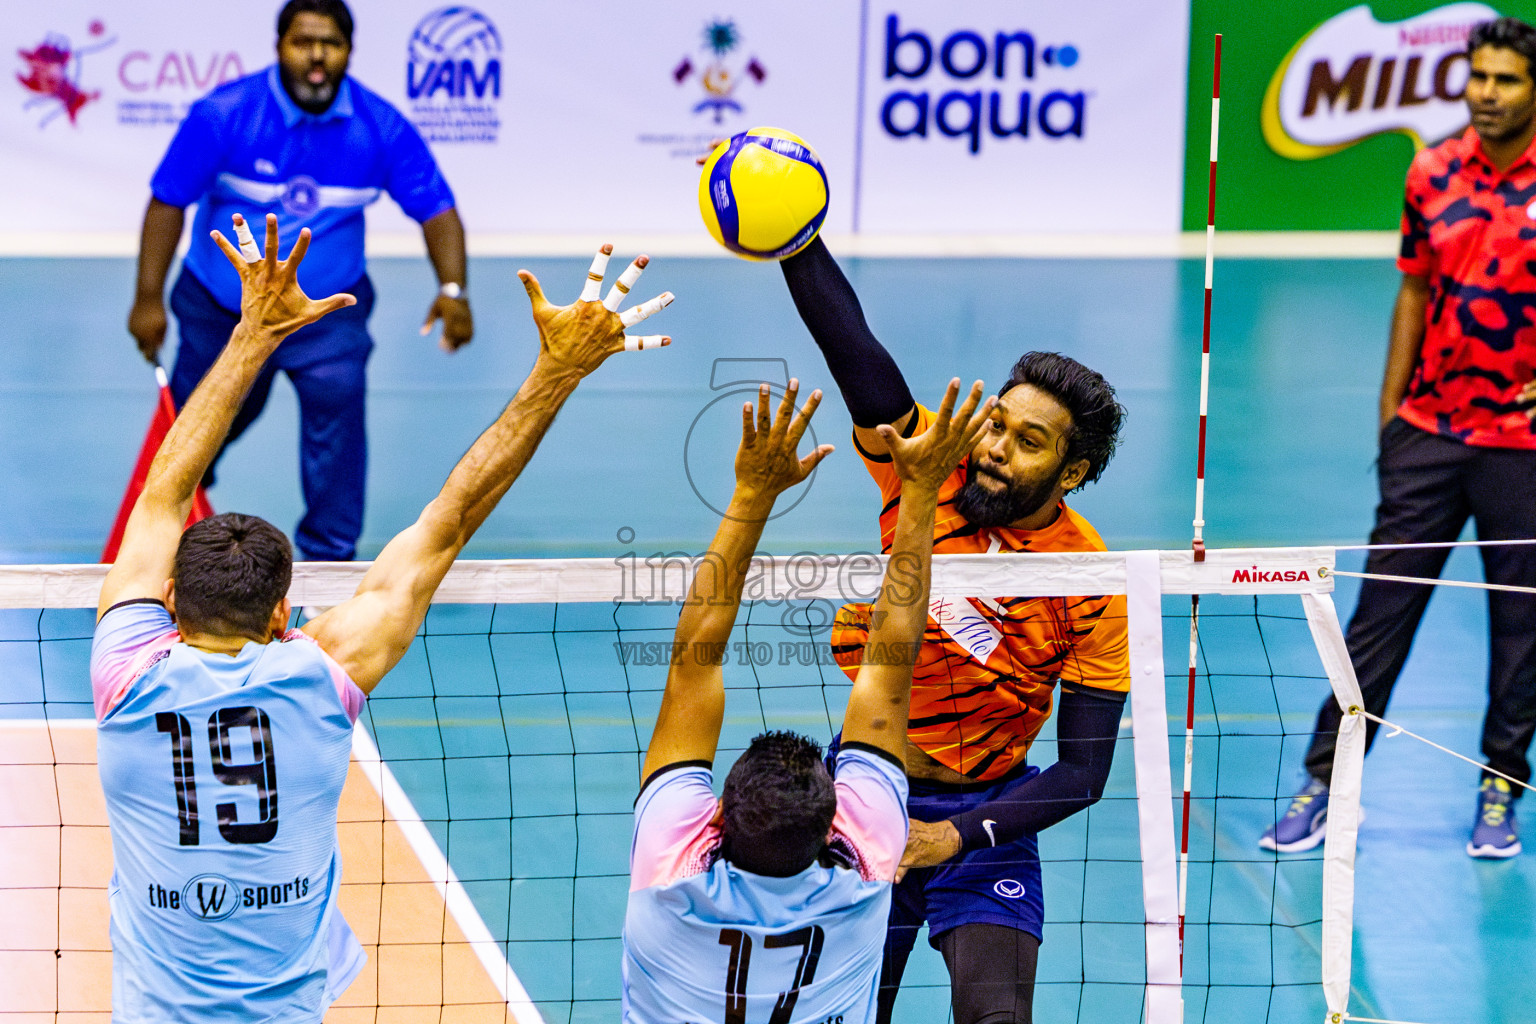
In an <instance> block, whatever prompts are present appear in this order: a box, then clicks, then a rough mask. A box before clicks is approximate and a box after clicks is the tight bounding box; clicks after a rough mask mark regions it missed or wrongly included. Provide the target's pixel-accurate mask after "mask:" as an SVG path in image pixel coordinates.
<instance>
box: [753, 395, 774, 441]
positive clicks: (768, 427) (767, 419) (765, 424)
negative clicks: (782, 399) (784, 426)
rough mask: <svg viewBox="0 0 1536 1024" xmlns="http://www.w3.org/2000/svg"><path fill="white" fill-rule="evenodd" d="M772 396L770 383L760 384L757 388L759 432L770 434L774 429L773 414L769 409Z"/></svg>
mask: <svg viewBox="0 0 1536 1024" xmlns="http://www.w3.org/2000/svg"><path fill="white" fill-rule="evenodd" d="M770 397H771V395H770V393H769V391H768V385H767V384H763V385H760V386H759V387H758V389H757V432H758V433H759V434H768V433H770V432H771V431H772V430H773V415H772V414H771V413H770V412H769V411H768V399H769V398H770Z"/></svg>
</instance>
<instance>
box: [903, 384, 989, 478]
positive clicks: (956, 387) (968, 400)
mask: <svg viewBox="0 0 1536 1024" xmlns="http://www.w3.org/2000/svg"><path fill="white" fill-rule="evenodd" d="M982 387H983V385H982V383H981V381H979V380H978V381H977V382H976V383H974V384H972V385H971V391H970V394H968V395H966V397H965V401H964V402H963V403H961V405H960V410H959V411H958V412H956V411H955V401H956V400H957V399H958V398H959V397H960V378H959V377H956V378H954V379H953V380H951V381H950V382H949V387H948V388H946V389H945V391H944V400H943V401H942V402H940V403H939V411H938V414H937V415H936V416H935V417H934V420H933V423H932V424H930V425H929V427H928V429H927V430H925V431H923V432H922V433H921V434H918V435H917V436H916V437H911V438H905V437H902V436H901V434H900V432H899V431H897V430H896V428H895V427H892V426H890V425H888V424H887V425H881V426H878V427H876V428H875V429H876V430H877V431H879V433H880V439H881V440H882V441H884V442H885V447H886V451H888V452H889V453H890V455H891V461H892V463H893V467H894V468H895V470H896V473H897V475H898V476H900V477H901V479H902V482H903V483H904V484H915V485H918V486H921V487H927V488H932V489H935V490H937V489H938V486H939V485H940V484H942V483H943V482H944V480H945V478H947V477H948V476H949V474H951V473H953V472H954V471H955V467H956V466H958V465H959V464H960V462H961V460H962V459H964V458H965V457H966V455H967V454H968V453H969V452H970V450H971V449H972V448H973V447H975V445H976V441H977V439H978V438H980V437H981V434H982V431H984V430H986V428H987V420H988V418H989V417H990V416H991V415H992V409H993V407H994V406H996V405H997V398H996V396H993V397H991V398H988V399H987V400H986V401H985V402H983V401H982V400H981V393H982Z"/></svg>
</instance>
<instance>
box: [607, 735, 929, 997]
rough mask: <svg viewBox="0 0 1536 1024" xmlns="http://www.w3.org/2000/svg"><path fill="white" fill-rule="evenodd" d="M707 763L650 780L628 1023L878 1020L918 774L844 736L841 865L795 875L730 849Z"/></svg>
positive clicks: (629, 932) (630, 913) (633, 907)
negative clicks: (890, 920) (748, 865)
mask: <svg viewBox="0 0 1536 1024" xmlns="http://www.w3.org/2000/svg"><path fill="white" fill-rule="evenodd" d="M710 782H711V776H710V769H709V767H708V766H707V765H703V764H699V763H687V764H679V765H671V766H669V767H667V768H663V769H661V770H660V771H658V772H656V773H655V774H654V775H653V776H652V777H651V778H650V779H648V780H647V781H646V784H645V786H644V787H642V789H641V793H640V799H639V801H638V802H637V804H636V806H635V835H634V845H633V847H632V848H631V852H630V891H629V906H628V909H627V911H626V913H625V917H624V1008H623V1020H624V1024H681V1022H685V1021H686V1022H689V1024H866V1022H873V1021H874V1019H875V997H876V994H877V993H878V991H879V984H880V953H881V950H882V949H883V948H884V946H885V928H886V919H887V917H888V916H889V914H890V908H891V878H892V876H893V875H894V874H895V871H896V867H897V865H898V864H899V863H900V861H901V855H902V851H903V850H904V849H905V848H906V843H907V811H906V801H907V777H906V773H905V772H904V770H903V769H902V766H901V765H900V764H899V763H898V762H897V761H896V759H895V758H893V757H891V755H889V754H886V753H884V752H883V751H880V750H877V749H875V748H874V747H867V746H864V745H862V744H854V743H845V744H843V746H842V749H841V751H840V752H839V754H838V758H837V771H836V773H835V775H834V784H835V788H836V791H837V814H836V817H834V818H833V821H832V835H831V837H830V839H829V842H828V844H827V845H828V847H829V849H830V851H831V852H832V854H833V857H834V859H835V860H837V861H838V862H840V866H836V867H826V866H822V865H820V864H813V865H811V866H810V867H808V868H806V869H805V870H804V871H802V872H800V873H799V874H797V875H791V876H789V877H788V878H770V877H767V876H765V875H755V874H752V873H751V872H748V871H742V870H741V869H739V868H737V867H735V866H734V865H732V864H730V863H729V862H727V861H726V860H724V859H722V858H720V857H719V856H718V852H719V847H720V842H721V837H720V829H719V827H718V826H715V825H712V824H710V819H711V818H712V817H713V815H714V812H715V806H716V802H715V795H714V791H713V789H712V788H711V785H710Z"/></svg>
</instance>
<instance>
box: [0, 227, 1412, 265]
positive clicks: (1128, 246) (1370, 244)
mask: <svg viewBox="0 0 1536 1024" xmlns="http://www.w3.org/2000/svg"><path fill="white" fill-rule="evenodd" d="M824 237H825V238H826V241H827V245H828V247H829V248H831V250H832V251H833V252H834V253H836V254H837V255H839V256H873V257H897V258H911V257H916V258H923V257H941V258H961V259H963V258H968V257H971V258H1010V257H1012V258H1039V259H1171V258H1189V259H1194V258H1199V257H1203V256H1204V254H1205V231H1204V230H1203V229H1202V230H1200V231H1182V232H1180V231H1162V232H1147V233H1140V234H1047V233H1038V234H1010V235H979V234H938V233H933V234H911V235H894V234H880V235H871V234H859V235H850V234H830V233H829V234H826V235H825V236H824ZM603 242H612V243H613V244H614V246H615V248H616V249H618V250H620V251H626V252H644V253H648V254H649V255H651V256H690V257H694V256H702V257H718V258H720V259H734V258H735V257H733V256H731V255H730V254H729V253H727V252H726V251H725V250H724V249H722V248H721V247H720V246H719V245H718V244H716V242H715V241H714V240H713V239H712V238H710V237H709V235H707V234H705V233H704V231H703V230H702V229H701V230H698V231H688V232H679V233H672V234H668V233H663V232H656V233H651V234H616V235H611V236H603V237H599V236H597V235H587V234H579V235H578V234H569V235H550V234H521V233H516V234H514V233H496V232H471V233H470V235H469V237H468V248H469V254H470V255H471V256H488V257H497V256H516V257H522V258H527V257H545V256H548V257H566V256H580V257H588V256H590V255H591V253H592V250H593V249H594V248H596V247H597V246H598V245H599V244H601V243H603ZM1398 245H1399V237H1398V234H1397V232H1395V231H1218V232H1217V233H1216V255H1217V256H1218V257H1220V258H1222V259H1245V258H1260V259H1380V260H1387V259H1391V258H1392V257H1394V256H1395V255H1396V254H1397V249H1398ZM138 250H139V235H138V232H137V231H93V232H59V231H46V232H45V231H0V256H24V257H121V258H131V257H133V256H135V255H137V254H138ZM367 252H368V255H369V256H380V257H389V256H412V257H415V256H421V255H424V254H425V252H426V249H425V248H424V246H423V243H422V238H421V235H420V234H419V233H404V232H386V231H375V232H370V233H369V235H368V242H367Z"/></svg>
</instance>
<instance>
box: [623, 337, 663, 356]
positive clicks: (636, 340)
mask: <svg viewBox="0 0 1536 1024" xmlns="http://www.w3.org/2000/svg"><path fill="white" fill-rule="evenodd" d="M670 344H672V339H671V338H670V337H668V336H667V335H665V334H642V335H640V336H639V337H630V336H629V335H628V334H626V335H624V351H625V352H644V351H645V350H646V349H648V348H666V347H667V346H668V345H670Z"/></svg>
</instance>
